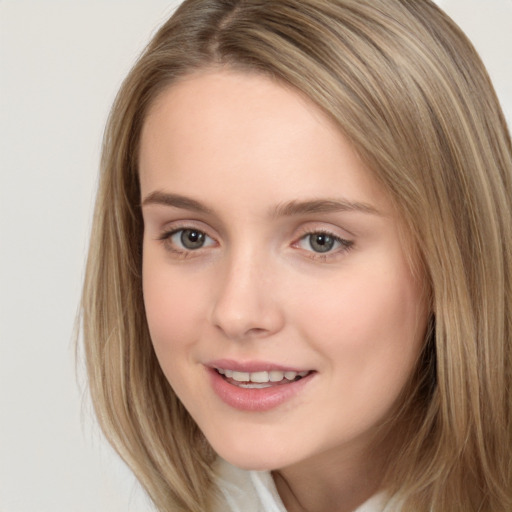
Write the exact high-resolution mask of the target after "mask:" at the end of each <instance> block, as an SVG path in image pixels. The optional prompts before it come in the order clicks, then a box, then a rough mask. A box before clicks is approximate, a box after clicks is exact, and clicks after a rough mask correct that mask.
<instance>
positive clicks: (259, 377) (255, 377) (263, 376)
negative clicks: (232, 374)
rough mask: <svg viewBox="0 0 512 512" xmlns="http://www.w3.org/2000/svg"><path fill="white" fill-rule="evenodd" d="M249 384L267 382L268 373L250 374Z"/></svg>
mask: <svg viewBox="0 0 512 512" xmlns="http://www.w3.org/2000/svg"><path fill="white" fill-rule="evenodd" d="M251 382H258V383H263V382H268V372H254V373H251Z"/></svg>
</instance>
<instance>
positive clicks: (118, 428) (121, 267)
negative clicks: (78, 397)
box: [82, 0, 512, 512]
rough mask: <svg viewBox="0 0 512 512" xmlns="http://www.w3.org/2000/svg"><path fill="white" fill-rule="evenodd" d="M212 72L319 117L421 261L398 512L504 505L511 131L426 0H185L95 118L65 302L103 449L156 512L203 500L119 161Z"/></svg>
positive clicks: (508, 461)
mask: <svg viewBox="0 0 512 512" xmlns="http://www.w3.org/2000/svg"><path fill="white" fill-rule="evenodd" d="M211 66H230V67H234V68H238V69H242V70H250V71H252V72H254V71H256V72H261V73H264V74H266V75H269V76H271V77H272V78H274V79H276V80H280V81H282V82H284V83H287V84H289V85H291V86H293V87H295V88H296V89H297V90H299V91H301V92H302V93H304V94H305V95H306V96H308V97H309V98H310V99H311V100H313V101H314V102H315V103H316V104H317V105H318V106H319V107H320V108H321V109H323V110H324V111H325V112H326V113H327V114H328V115H329V116H331V118H332V119H334V120H335V122H336V123H337V124H338V126H339V128H340V130H341V131H342V132H343V133H344V134H345V136H346V137H348V138H349V139H350V140H351V142H352V143H353V145H354V147H355V148H356V149H357V150H358V152H359V153H360V155H361V156H362V158H364V159H365V160H366V161H367V163H368V164H369V167H370V168H371V169H372V170H373V172H374V173H375V177H376V179H378V180H379V181H380V183H381V184H382V186H383V187H384V189H385V190H387V191H388V192H389V193H390V194H391V196H392V197H393V199H394V202H395V203H396V205H397V208H398V209H399V212H400V214H401V216H402V218H403V220H404V222H405V225H406V226H407V231H408V235H409V236H410V237H411V239H412V240H413V245H414V248H415V251H416V252H417V253H418V255H419V256H420V259H421V262H422V265H423V266H424V269H425V274H426V275H427V279H428V286H429V288H430V290H431V300H432V329H431V330H430V331H429V336H428V338H427V339H426V340H425V350H424V353H423V357H422V359H421V362H420V364H419V367H418V371H417V375H416V377H417V378H415V379H412V382H414V383H415V385H412V384H411V386H409V388H408V389H407V390H406V392H405V395H406V396H404V404H403V405H404V407H403V410H402V412H401V413H400V414H397V421H396V424H395V425H394V428H395V429H402V430H403V435H402V436H401V438H402V442H401V444H400V446H397V448H396V450H395V451H394V453H393V454H392V456H391V458H390V461H389V466H388V471H387V475H386V477H385V480H384V484H385V486H386V487H387V489H388V490H389V492H391V493H396V494H397V495H399V496H400V497H401V499H402V501H403V510H404V511H413V512H427V511H428V512H453V511H457V510H460V511H465V512H467V511H477V510H478V511H480V512H506V511H510V510H512V148H511V141H510V138H509V135H508V132H507V128H506V123H505V120H504V117H503V114H502V112H501V110H500V107H499V104H498V101H497V99H496V96H495V93H494V90H493V87H492V85H491V83H490V81H489V78H488V76H487V73H486V71H485V69H484V67H483V65H482V63H481V61H480V59H479V57H478V55H477V54H476V52H475V50H474V49H473V47H472V46H471V44H470V43H469V41H468V40H467V38H466V37H465V36H464V34H463V33H462V32H461V31H460V30H459V29H458V28H457V26H456V25H455V24H454V23H453V22H452V21H451V20H450V19H449V18H448V17H447V16H446V15H445V14H444V13H443V12H442V11H441V10H439V9H438V8H437V7H436V6H435V5H434V4H433V3H432V2H431V1H430V0H415V1H412V0H186V1H185V2H183V4H182V5H181V6H180V7H179V8H178V10H177V11H176V13H175V14H174V15H173V16H172V17H171V18H170V19H169V20H168V21H167V22H166V23H165V24H164V25H163V26H162V27H161V29H160V30H159V31H158V32H157V34H156V35H155V36H154V38H153V40H152V41H151V42H150V44H149V45H148V47H147V49H146V50H145V52H144V53H143V55H142V56H141V58H140V59H139V61H138V62H137V63H136V65H135V66H134V68H133V69H132V71H131V72H130V74H129V76H128V77H127V78H126V80H125V82H124V84H123V86H122V88H121V90H120V92H119V94H118V97H117V99H116V102H115V104H114V106H113V108H112V112H111V115H110V118H109V122H108V126H107V130H106V133H105V138H104V147H103V157H102V164H101V177H100V184H99V191H98V196H97V202H96V209H95V216H94V224H93V229H92V237H91V243H90V251H89V257H88V263H87V271H86V279H85V285H84V291H83V300H82V322H83V333H84V347H85V354H86V361H87V371H88V377H89V385H90V392H91V396H92V400H93V404H94V407H95V410H96V414H97V416H98V419H99V422H100V425H101V427H102V429H103V431H104V433H105V435H106V436H107V438H108V439H109V441H110V442H111V444H112V445H113V446H114V448H115V449H116V450H117V451H118V453H119V454H120V455H121V457H122V458H123V459H124V460H125V461H126V462H127V463H128V465H129V466H130V467H131V468H132V469H133V471H134V472H135V474H136V475H137V477H138V478H139V480H140V481H141V483H142V484H143V485H144V487H145V488H146V490H147V492H148V493H149V495H150V496H151V498H152V500H153V501H154V503H155V504H156V506H157V508H158V510H160V511H162V512H163V511H193V512H204V511H207V510H210V507H211V503H212V499H213V498H212V496H213V493H214V491H215V488H214V484H213V481H212V476H211V470H210V468H211V463H212V461H213V458H214V454H212V452H211V449H210V447H209V446H208V444H207V442H206V441H205V440H204V438H203V436H202V435H201V433H200V432H199V430H198V428H197V426H196V425H195V423H194V422H193V420H192V419H191V418H190V416H189V415H188V413H187V411H186V410H185V409H184V408H183V406H182V405H181V403H180V401H179V400H178V399H177V397H176V396H175V394H174V392H173V390H172V389H171V387H170V386H169V384H168V383H167V381H166V379H165V377H164V376H163V374H162V372H161V370H160V368H159V365H158V362H157V360H156V357H155V354H154V352H153V349H152V345H151V340H150V338H149V334H148V329H147V325H146V319H145V313H144V305H143V297H142V286H141V277H142V276H141V267H142V265H141V260H142V254H141V240H142V233H143V225H142V218H141V211H140V207H139V203H140V191H139V183H138V169H137V167H138V146H139V139H140V132H141V127H142V125H143V123H144V118H145V114H146V112H147V111H148V108H149V106H150V105H151V104H152V102H153V101H154V100H155V98H156V96H157V95H158V94H159V93H160V92H161V91H162V90H163V89H164V88H166V87H168V86H170V85H171V84H172V83H173V82H175V81H176V80H178V79H180V77H183V76H184V75H186V74H187V73H190V72H192V71H194V70H197V69H201V68H204V67H211ZM404 411H406V412H404ZM406 417H407V418H408V421H409V420H410V419H411V418H412V420H411V421H409V427H405V426H404V425H405V424H406V423H407V422H406V421H405V419H404V418H406ZM402 420H403V421H402Z"/></svg>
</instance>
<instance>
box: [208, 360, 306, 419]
mask: <svg viewBox="0 0 512 512" xmlns="http://www.w3.org/2000/svg"><path fill="white" fill-rule="evenodd" d="M208 371H209V373H210V379H211V383H212V387H213V390H214V391H215V393H216V394H217V396H218V397H219V398H220V399H221V400H222V401H223V402H224V403H226V404H227V405H229V406H230V407H233V408H234V409H238V410H240V411H250V412H263V411H269V410H271V409H274V408H276V407H279V406H280V405H281V404H283V403H285V402H287V401H289V400H291V399H292V398H293V397H294V396H296V395H297V394H298V393H300V392H301V391H302V390H303V389H304V387H305V386H307V384H308V383H309V382H310V380H311V379H312V377H313V375H314V373H313V372H312V373H310V374H309V375H306V376H305V377H302V379H299V380H296V381H294V382H290V383H289V384H279V385H275V386H269V387H267V388H261V389H257V388H241V387H238V386H236V385H234V384H230V383H229V382H228V381H226V380H225V379H224V378H223V377H222V375H220V374H219V373H218V372H217V371H216V370H215V369H213V368H208Z"/></svg>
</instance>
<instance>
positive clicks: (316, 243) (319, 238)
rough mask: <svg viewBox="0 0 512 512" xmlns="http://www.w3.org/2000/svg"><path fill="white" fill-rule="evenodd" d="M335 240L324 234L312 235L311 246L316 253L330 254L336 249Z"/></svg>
mask: <svg viewBox="0 0 512 512" xmlns="http://www.w3.org/2000/svg"><path fill="white" fill-rule="evenodd" d="M334 242H335V240H334V238H333V237H332V236H329V235H326V234H324V233H316V234H314V235H310V238H309V245H310V246H311V249H313V250H314V251H315V252H328V251H330V250H331V249H332V248H333V247H334Z"/></svg>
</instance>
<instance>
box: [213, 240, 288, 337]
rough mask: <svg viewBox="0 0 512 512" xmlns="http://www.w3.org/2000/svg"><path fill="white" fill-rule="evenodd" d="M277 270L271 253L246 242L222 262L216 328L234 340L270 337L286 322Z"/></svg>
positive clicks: (216, 303) (216, 299)
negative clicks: (278, 296)
mask: <svg viewBox="0 0 512 512" xmlns="http://www.w3.org/2000/svg"><path fill="white" fill-rule="evenodd" d="M274 278H275V273H274V269H273V265H272V263H271V258H270V257H269V254H268V252H266V251H264V250H261V249H260V248H258V247H251V246H250V245H245V246H243V247H237V248H233V249H232V250H231V251H229V252H228V253H227V254H226V256H225V257H224V259H223V261H222V268H221V270H220V272H219V275H218V279H217V289H216V294H215V300H214V304H213V311H212V322H213V324H214V325H215V327H216V328H218V329H220V330H221V331H223V333H224V334H225V335H226V336H228V337H229V338H232V339H243V338H246V337H255V336H266V335H270V334H272V333H274V332H276V331H278V330H279V329H280V328H281V326H282V322H283V315H282V311H281V309H280V304H279V303H278V301H277V300H276V295H275V293H273V291H274V285H275V279H274Z"/></svg>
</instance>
